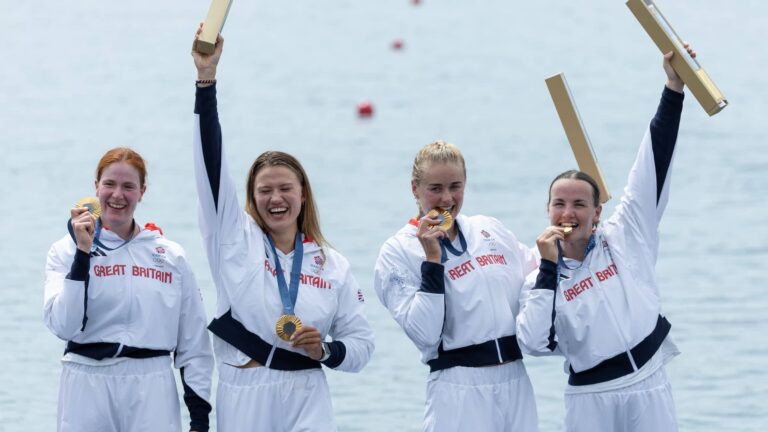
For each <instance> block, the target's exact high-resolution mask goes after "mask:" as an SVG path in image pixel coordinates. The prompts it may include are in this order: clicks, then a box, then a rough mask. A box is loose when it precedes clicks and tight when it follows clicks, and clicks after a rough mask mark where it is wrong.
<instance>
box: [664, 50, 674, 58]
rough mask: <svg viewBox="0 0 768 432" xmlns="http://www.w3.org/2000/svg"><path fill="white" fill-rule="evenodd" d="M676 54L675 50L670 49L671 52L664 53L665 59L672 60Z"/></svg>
mask: <svg viewBox="0 0 768 432" xmlns="http://www.w3.org/2000/svg"><path fill="white" fill-rule="evenodd" d="M674 55H675V52H674V51H670V52H668V53H666V54H664V60H671V59H672V57H673V56H674Z"/></svg>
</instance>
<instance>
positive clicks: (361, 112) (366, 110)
mask: <svg viewBox="0 0 768 432" xmlns="http://www.w3.org/2000/svg"><path fill="white" fill-rule="evenodd" d="M372 115H373V105H372V104H371V103H370V102H368V101H365V102H360V103H359V104H357V116H358V117H371V116H372Z"/></svg>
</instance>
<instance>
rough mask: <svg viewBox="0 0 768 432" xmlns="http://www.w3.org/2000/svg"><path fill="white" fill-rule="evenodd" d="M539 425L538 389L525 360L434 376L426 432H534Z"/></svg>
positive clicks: (430, 391) (451, 369)
mask: <svg viewBox="0 0 768 432" xmlns="http://www.w3.org/2000/svg"><path fill="white" fill-rule="evenodd" d="M538 422H539V419H538V416H537V414H536V400H535V399H534V396H533V387H532V386H531V381H530V380H529V379H528V374H527V373H526V371H525V366H524V365H523V362H521V361H514V362H511V363H506V364H503V365H499V366H489V367H480V368H467V367H453V368H450V369H444V370H442V371H437V372H433V373H431V374H430V375H429V379H428V381H427V407H426V413H425V417H424V430H425V431H427V432H453V431H456V432H459V431H462V432H464V431H483V432H506V431H514V432H535V431H538V430H539V426H538Z"/></svg>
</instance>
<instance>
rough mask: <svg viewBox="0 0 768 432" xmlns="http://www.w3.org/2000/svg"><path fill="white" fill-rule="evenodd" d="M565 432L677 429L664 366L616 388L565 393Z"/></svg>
mask: <svg viewBox="0 0 768 432" xmlns="http://www.w3.org/2000/svg"><path fill="white" fill-rule="evenodd" d="M565 430H566V432H613V431H622V432H677V420H676V418H675V403H674V401H673V400H672V388H671V386H670V385H669V381H668V380H667V375H666V373H665V371H664V368H663V367H662V368H660V369H659V370H658V371H656V372H654V373H653V375H651V376H649V377H648V378H646V379H644V380H642V381H640V382H639V383H636V384H632V385H630V386H627V387H623V388H620V389H616V390H611V391H605V392H598V393H578V394H566V395H565Z"/></svg>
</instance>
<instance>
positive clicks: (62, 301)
mask: <svg viewBox="0 0 768 432" xmlns="http://www.w3.org/2000/svg"><path fill="white" fill-rule="evenodd" d="M67 255H68V254H65V253H64V252H62V251H61V250H60V247H59V245H58V243H57V244H54V245H53V246H51V248H50V250H49V251H48V257H47V260H46V264H45V294H44V300H43V318H44V320H45V325H46V326H47V327H48V329H50V330H51V332H52V333H53V334H54V335H56V336H57V337H58V338H59V339H62V340H71V339H73V338H74V337H75V336H76V335H77V334H78V333H79V332H80V331H82V329H83V328H84V326H85V310H86V309H85V307H86V299H87V291H86V287H87V280H88V271H89V265H90V263H89V261H90V257H89V255H88V254H87V253H85V252H82V251H79V250H78V251H77V252H76V253H75V258H74V259H72V258H71V257H69V256H67Z"/></svg>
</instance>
